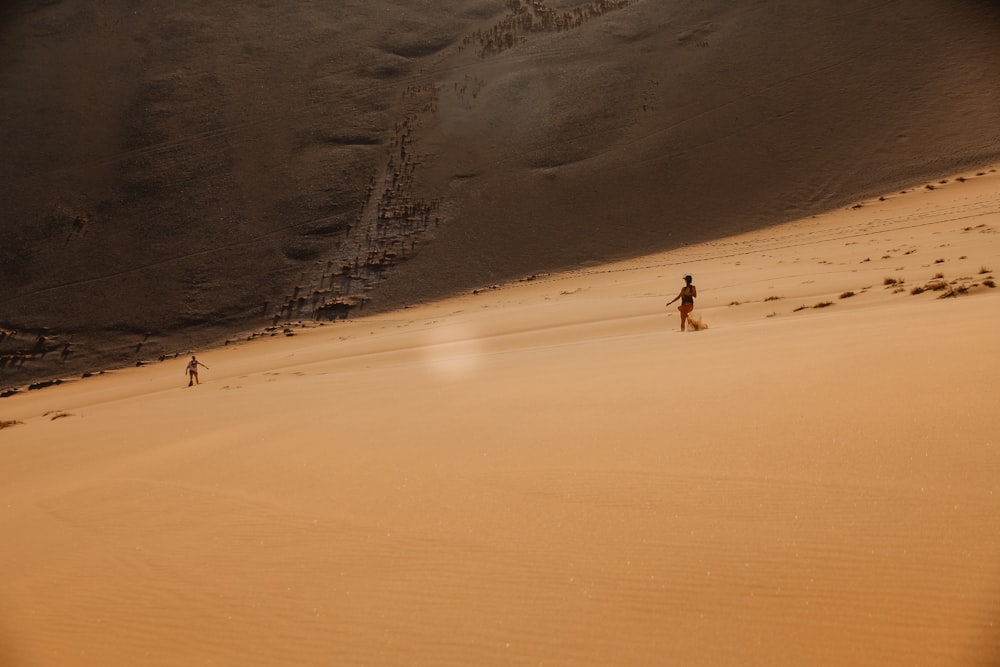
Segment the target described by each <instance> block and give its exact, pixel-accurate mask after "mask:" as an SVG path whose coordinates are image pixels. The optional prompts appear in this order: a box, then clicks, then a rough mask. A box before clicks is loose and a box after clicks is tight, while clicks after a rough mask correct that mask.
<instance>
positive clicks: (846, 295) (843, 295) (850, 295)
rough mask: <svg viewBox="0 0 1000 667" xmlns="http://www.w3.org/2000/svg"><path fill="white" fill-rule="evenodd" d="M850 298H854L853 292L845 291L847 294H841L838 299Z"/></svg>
mask: <svg viewBox="0 0 1000 667" xmlns="http://www.w3.org/2000/svg"><path fill="white" fill-rule="evenodd" d="M852 296H854V292H851V291H847V292H844V293H843V294H841V295H840V298H841V299H850V298H851V297H852Z"/></svg>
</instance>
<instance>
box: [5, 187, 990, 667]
mask: <svg viewBox="0 0 1000 667" xmlns="http://www.w3.org/2000/svg"><path fill="white" fill-rule="evenodd" d="M862 204H863V205H862V206H861V207H860V208H857V209H848V210H843V211H840V212H836V213H833V214H831V215H828V216H823V217H820V218H815V219H809V220H804V221H800V222H797V223H794V224H789V225H784V226H781V227H778V228H775V229H772V230H770V231H768V232H767V233H758V234H752V235H747V236H740V237H734V238H730V239H728V240H725V241H720V242H717V243H712V244H706V245H699V246H691V247H688V248H686V249H685V250H683V251H678V252H673V253H668V254H662V255H656V256H651V257H647V258H644V259H642V260H636V261H631V262H625V263H621V264H616V265H611V266H602V267H599V268H595V269H591V270H587V271H579V272H575V273H568V274H559V275H550V276H538V277H537V278H536V279H535V280H532V281H526V282H522V283H517V284H511V285H503V286H500V287H498V288H497V289H495V290H486V291H485V292H483V293H480V294H478V295H468V296H465V297H462V298H457V299H454V300H450V301H446V302H441V303H436V304H432V305H428V306H426V307H420V308H414V309H409V310H404V311H399V312H396V313H393V314H386V315H380V316H375V317H370V318H367V319H361V320H355V321H350V322H346V323H342V324H337V325H330V326H326V327H317V328H313V329H309V330H305V331H301V332H300V334H299V335H296V336H294V337H280V338H274V339H269V340H266V341H263V342H258V343H254V344H250V345H245V346H240V347H237V348H226V349H217V350H206V351H203V352H202V353H200V354H199V358H201V359H202V360H203V361H204V362H205V363H206V364H208V365H209V366H210V367H211V369H210V370H206V371H204V372H203V374H202V380H203V384H201V385H200V386H197V387H194V388H191V389H188V388H186V387H185V382H184V377H183V363H182V362H181V361H176V362H172V363H167V364H162V365H160V366H154V367H146V368H140V369H132V370H127V371H121V372H118V373H113V374H108V375H105V376H102V377H96V378H92V379H89V380H86V381H82V382H75V383H70V384H67V385H63V386H60V387H55V388H52V389H48V390H45V391H41V392H32V393H29V394H22V395H18V396H14V397H12V398H9V399H5V400H3V401H2V402H0V419H2V420H3V421H5V422H13V421H16V422H20V423H19V424H14V425H11V426H9V427H7V428H4V429H3V430H2V431H0V534H3V536H4V546H3V548H2V549H0V572H2V577H0V601H2V602H0V605H2V606H0V651H2V653H0V663H2V664H5V665H6V664H11V665H19V666H28V667H48V666H50V665H51V666H56V665H58V666H82V665H102V666H103V665H113V664H120V665H200V664H205V665H207V664H226V665H237V664H238V665H293V664H294V665H360V664H372V665H414V664H420V665H509V664H515V665H522V664H523V665H528V664H532V665H534V664H547V665H574V666H576V665H595V666H597V665H602V666H603V665H612V664H614V665H662V664H677V665H734V666H735V665H738V666H741V667H742V666H746V665H789V666H792V665H794V666H798V665H807V664H808V665H837V666H839V665H872V666H876V665H878V666H885V665H914V664H921V665H955V666H959V665H961V666H965V665H987V664H993V663H992V662H991V661H992V660H993V659H995V658H996V657H997V655H998V653H997V649H998V644H997V636H996V631H995V629H994V627H993V623H994V622H995V620H996V611H997V608H998V602H1000V570H998V569H997V567H996V565H997V557H998V550H1000V532H998V531H997V530H996V517H997V516H998V515H1000V514H998V512H1000V489H998V486H997V484H998V482H997V480H998V479H1000V475H998V473H1000V422H998V420H997V415H998V414H1000V412H998V408H1000V405H998V392H997V389H996V378H997V377H1000V356H998V355H997V354H996V353H995V345H996V332H997V330H998V327H1000V291H998V290H996V289H992V288H990V287H988V286H986V284H985V283H986V281H987V280H995V278H990V277H991V276H995V274H996V272H997V271H998V270H1000V233H998V232H1000V179H998V178H997V176H996V175H993V174H990V175H986V176H981V177H970V179H969V180H967V181H965V182H958V181H954V180H952V181H950V182H949V183H947V184H938V187H937V188H936V189H935V190H933V191H931V190H929V189H921V190H919V191H914V192H909V193H907V194H905V195H902V194H894V195H892V196H889V197H888V199H887V200H886V201H884V202H877V201H872V202H863V203H862ZM688 271H690V272H692V273H693V274H694V276H695V283H696V284H697V285H698V287H699V292H700V295H701V296H700V298H699V299H698V307H697V309H696V311H695V312H696V314H699V315H700V316H702V317H703V318H704V319H705V321H706V322H708V323H709V324H710V328H709V329H708V330H706V331H701V332H697V333H685V334H681V333H680V332H678V331H676V329H677V317H676V313H674V312H673V310H672V308H671V310H670V311H665V310H664V309H663V304H664V302H666V301H667V300H669V299H670V298H672V297H673V295H674V294H675V293H676V291H677V290H679V289H680V287H681V285H682V281H681V280H680V274H681V273H683V272H688ZM938 273H940V274H942V278H935V275H936V274H938ZM893 281H895V282H893ZM935 281H944V282H945V283H947V288H945V289H941V290H934V289H933V287H934V283H935ZM900 285H902V287H900ZM925 286H929V288H928V289H926V290H925V291H923V292H921V293H918V294H912V293H911V292H912V291H915V290H914V289H913V288H915V287H925ZM949 288H950V289H952V290H953V291H955V292H956V294H957V295H956V296H955V297H954V298H947V299H938V298H937V297H938V296H940V295H943V294H946V293H947V291H948V289H949ZM958 292H961V294H958ZM849 293H853V296H848V294H849ZM820 304H829V305H827V306H825V307H820ZM803 306H804V308H801V307H803Z"/></svg>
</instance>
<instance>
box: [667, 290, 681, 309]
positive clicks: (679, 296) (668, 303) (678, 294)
mask: <svg viewBox="0 0 1000 667" xmlns="http://www.w3.org/2000/svg"><path fill="white" fill-rule="evenodd" d="M683 294H684V290H681V291H680V292H678V293H677V296H675V297H674V298H673V299H671V300H670V301H667V305H668V306H669V305H670V304H672V303H673V302H674V301H677V299H679V298H681V296H682V295H683Z"/></svg>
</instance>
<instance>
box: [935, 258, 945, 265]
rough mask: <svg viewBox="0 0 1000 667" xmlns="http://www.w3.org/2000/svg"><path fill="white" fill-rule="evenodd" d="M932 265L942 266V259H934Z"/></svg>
mask: <svg viewBox="0 0 1000 667" xmlns="http://www.w3.org/2000/svg"><path fill="white" fill-rule="evenodd" d="M934 263H935V264H944V260H943V259H935V260H934Z"/></svg>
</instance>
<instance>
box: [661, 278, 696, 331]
mask: <svg viewBox="0 0 1000 667" xmlns="http://www.w3.org/2000/svg"><path fill="white" fill-rule="evenodd" d="M684 282H685V283H687V284H686V285H684V287H682V288H681V291H680V293H679V294H678V295H677V296H675V297H674V298H673V299H672V300H670V301H668V302H667V305H668V306H669V305H670V304H672V303H673V302H674V301H677V299H680V300H681V305H679V306H678V307H677V310H678V311H680V314H681V331H684V328H685V325H686V324H687V320H688V315H689V314H690V313H691V311H692V310H694V298H695V297H696V296H698V288H696V287H695V286H694V285H692V284H691V275H690V274H688V275H686V276H684Z"/></svg>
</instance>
